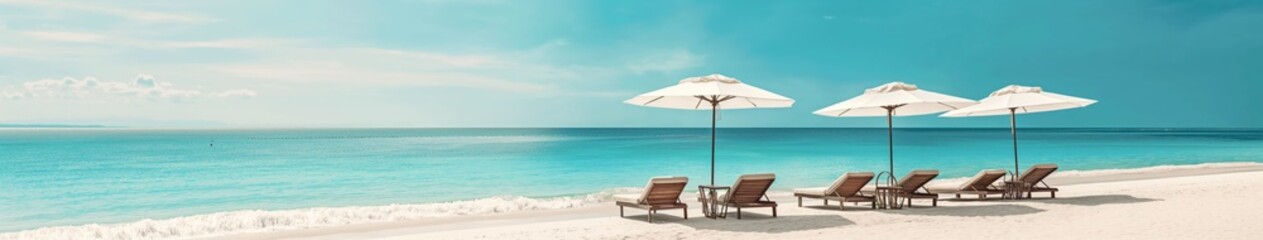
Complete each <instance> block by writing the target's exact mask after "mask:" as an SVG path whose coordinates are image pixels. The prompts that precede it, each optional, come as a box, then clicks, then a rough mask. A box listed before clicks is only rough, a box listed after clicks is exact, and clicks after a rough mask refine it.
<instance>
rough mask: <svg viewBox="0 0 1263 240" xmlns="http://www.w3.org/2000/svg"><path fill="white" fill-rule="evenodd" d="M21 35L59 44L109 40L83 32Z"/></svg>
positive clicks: (32, 32) (44, 32) (26, 33)
mask: <svg viewBox="0 0 1263 240" xmlns="http://www.w3.org/2000/svg"><path fill="white" fill-rule="evenodd" d="M0 30H2V29H0ZM21 34H22V35H25V36H27V37H30V38H33V39H36V40H45V41H58V42H101V41H103V40H105V39H107V38H106V37H105V36H102V35H99V34H93V33H82V32H63V31H24V32H21Z"/></svg>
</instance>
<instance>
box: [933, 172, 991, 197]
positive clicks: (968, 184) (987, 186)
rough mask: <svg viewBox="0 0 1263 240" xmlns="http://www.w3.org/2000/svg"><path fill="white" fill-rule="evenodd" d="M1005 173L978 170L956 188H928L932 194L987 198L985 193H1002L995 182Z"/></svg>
mask: <svg viewBox="0 0 1263 240" xmlns="http://www.w3.org/2000/svg"><path fill="white" fill-rule="evenodd" d="M1005 174H1007V173H1006V172H1005V171H1004V170H999V169H990V170H982V171H981V172H978V175H974V177H973V178H971V179H969V181H965V183H964V184H961V185H960V187H958V188H953V189H929V192H930V193H933V194H956V198H960V195H961V194H975V195H978V198H979V199H987V195H991V194H1000V195H1003V194H1004V189H1002V188H1000V187H997V186H995V182H996V181H998V180H1000V179H1001V178H1004V175H1005Z"/></svg>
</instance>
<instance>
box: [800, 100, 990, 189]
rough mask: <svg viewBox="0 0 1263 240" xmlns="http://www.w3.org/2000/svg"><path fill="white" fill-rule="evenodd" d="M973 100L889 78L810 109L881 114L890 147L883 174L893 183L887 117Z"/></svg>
mask: <svg viewBox="0 0 1263 240" xmlns="http://www.w3.org/2000/svg"><path fill="white" fill-rule="evenodd" d="M974 104H977V102H975V101H973V100H969V99H964V98H959V97H954V96H949V95H945V94H941V93H936V92H931V91H926V90H921V89H920V88H917V85H912V84H907V83H903V82H891V83H887V84H883V85H881V86H878V87H875V88H869V89H868V90H864V94H860V95H859V96H856V97H853V98H851V99H847V100H846V101H842V102H839V103H837V104H833V105H831V106H828V107H825V108H823V109H820V110H816V111H815V112H814V113H815V114H816V115H821V116H829V117H874V116H885V117H886V127H887V134H889V148H890V169H889V172H887V174H888V175H887V178H888V184H894V178H895V176H894V174H895V140H894V139H895V136H894V135H895V133H894V123H893V122H892V121H891V118H893V117H895V116H915V115H925V114H931V113H937V112H943V111H949V110H955V109H959V108H963V107H967V106H970V105H974Z"/></svg>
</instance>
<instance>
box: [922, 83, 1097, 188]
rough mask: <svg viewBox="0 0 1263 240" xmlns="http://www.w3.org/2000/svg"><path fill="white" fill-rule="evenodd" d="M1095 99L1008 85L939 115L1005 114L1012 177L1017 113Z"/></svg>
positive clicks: (1015, 160) (1015, 165) (1075, 105)
mask: <svg viewBox="0 0 1263 240" xmlns="http://www.w3.org/2000/svg"><path fill="white" fill-rule="evenodd" d="M1093 103H1096V100H1092V99H1086V98H1078V97H1071V96H1066V95H1061V94H1056V93H1050V92H1045V91H1044V89H1043V88H1040V87H1027V86H1019V85H1009V86H1007V87H1004V88H1000V90H996V91H995V92H992V93H991V95H990V96H987V98H983V99H982V101H981V102H980V103H978V105H973V106H969V107H965V108H961V109H956V110H952V111H950V112H947V113H944V114H943V115H941V116H943V117H978V116H995V115H1009V132H1010V133H1012V134H1013V178H1014V180H1016V179H1017V177H1018V176H1017V173H1019V172H1020V171H1021V166H1020V165H1019V164H1018V157H1017V156H1018V155H1017V114H1025V113H1037V112H1048V111H1056V110H1063V109H1071V108H1081V107H1086V106H1088V105H1092V104H1093Z"/></svg>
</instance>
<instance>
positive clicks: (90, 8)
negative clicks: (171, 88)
mask: <svg viewBox="0 0 1263 240" xmlns="http://www.w3.org/2000/svg"><path fill="white" fill-rule="evenodd" d="M0 5H11V6H27V7H38V8H45V9H48V8H54V9H66V10H74V11H81V12H88V13H96V14H104V15H110V16H115V17H121V18H126V19H131V20H136V21H144V22H181V23H192V22H209V21H213V20H214V19H212V18H209V17H205V16H198V15H192V14H180V13H167V12H157V11H145V10H137V9H128V8H120V7H114V6H108V5H100V4H96V3H90V2H62V1H35V0H0Z"/></svg>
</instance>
